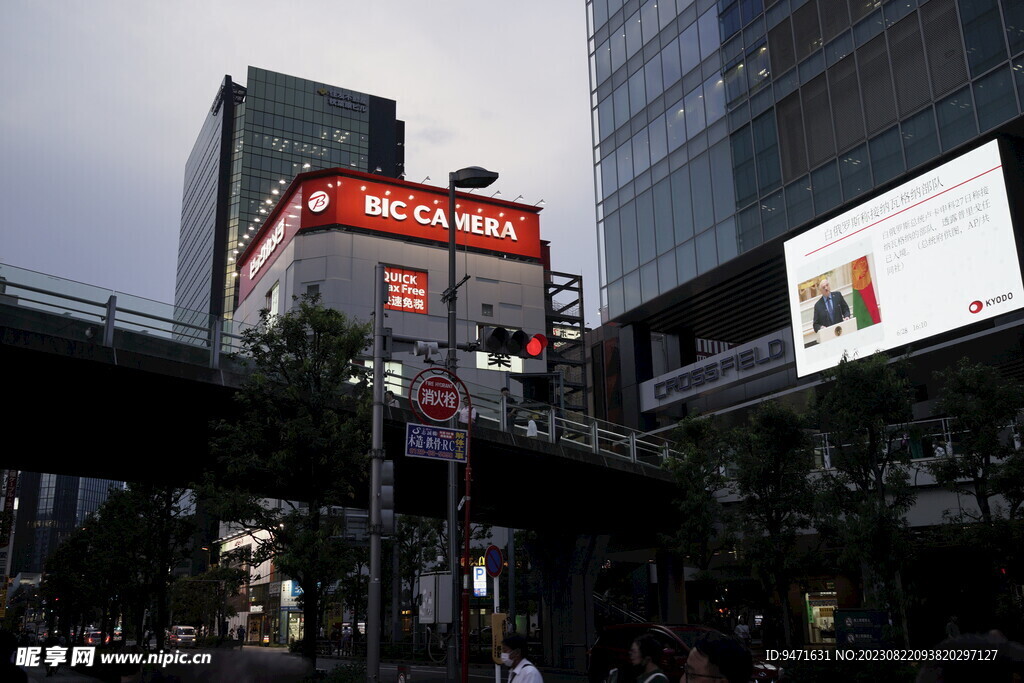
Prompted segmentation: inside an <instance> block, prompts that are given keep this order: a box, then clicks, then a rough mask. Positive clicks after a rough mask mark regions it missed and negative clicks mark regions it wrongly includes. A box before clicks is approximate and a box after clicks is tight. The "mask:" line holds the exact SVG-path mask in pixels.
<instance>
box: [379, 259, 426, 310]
mask: <svg viewBox="0 0 1024 683" xmlns="http://www.w3.org/2000/svg"><path fill="white" fill-rule="evenodd" d="M384 281H385V282H387V283H388V301H387V303H386V304H384V308H386V309H387V310H389V311H404V312H406V313H423V314H426V313H427V274H426V273H425V272H423V271H422V270H407V269H405V268H397V267H395V266H384Z"/></svg>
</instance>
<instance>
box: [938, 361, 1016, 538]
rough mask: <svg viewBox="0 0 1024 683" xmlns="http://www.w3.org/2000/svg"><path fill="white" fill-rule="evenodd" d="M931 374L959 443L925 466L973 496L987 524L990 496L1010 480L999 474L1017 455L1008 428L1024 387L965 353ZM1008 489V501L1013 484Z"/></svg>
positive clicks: (990, 512) (946, 483)
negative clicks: (950, 453)
mask: <svg viewBox="0 0 1024 683" xmlns="http://www.w3.org/2000/svg"><path fill="white" fill-rule="evenodd" d="M935 378H936V379H937V380H938V381H940V382H941V383H942V390H941V393H940V394H939V403H938V407H939V409H940V410H941V411H942V412H944V413H945V414H946V415H948V416H949V418H950V422H951V425H950V429H951V431H952V432H953V433H955V434H956V443H957V448H956V454H955V455H954V456H953V457H948V458H939V459H937V460H935V461H933V462H932V463H931V464H930V465H929V470H930V471H931V472H932V474H934V475H935V479H936V480H937V481H938V482H939V483H940V484H942V485H943V486H945V487H947V488H949V489H950V490H951V491H954V492H956V493H963V494H966V495H969V496H973V497H974V499H975V501H976V502H977V504H978V511H979V515H980V520H981V521H982V522H984V523H986V524H991V523H992V519H993V515H994V514H995V512H994V511H993V510H992V504H991V498H992V497H993V496H994V495H996V494H998V493H1002V492H1003V491H1000V490H999V488H1005V487H1006V485H1007V484H1010V483H1011V481H1012V479H1007V478H1004V477H1001V476H1000V474H1001V471H1002V470H1003V469H1004V467H1006V463H1007V461H1009V460H1010V459H1018V460H1019V459H1020V455H1018V452H1017V449H1016V448H1015V444H1014V441H1013V435H1012V433H1011V432H1010V430H1009V429H1007V427H1008V426H1010V425H1012V424H1013V422H1014V421H1015V420H1016V419H1017V413H1018V412H1019V411H1020V410H1021V408H1024V389H1022V387H1021V386H1020V385H1019V384H1018V383H1017V382H1014V381H1011V380H1008V379H1006V378H1004V377H1003V376H1002V375H1001V374H1000V373H999V372H998V371H997V370H996V369H995V368H993V367H992V366H990V365H984V364H982V363H971V362H970V361H969V360H968V359H967V358H961V359H960V361H959V362H958V363H957V364H956V365H955V366H953V367H951V368H949V369H947V370H945V371H940V372H936V373H935ZM1016 466H1017V463H1013V464H1011V466H1010V467H1011V469H1014V468H1015V467H1016ZM1006 492H1007V493H1010V498H1011V504H1012V498H1013V492H1012V488H1011V489H1010V490H1007V491H1006ZM965 514H966V516H967V517H968V518H969V517H971V515H970V514H969V513H965ZM961 521H963V520H961Z"/></svg>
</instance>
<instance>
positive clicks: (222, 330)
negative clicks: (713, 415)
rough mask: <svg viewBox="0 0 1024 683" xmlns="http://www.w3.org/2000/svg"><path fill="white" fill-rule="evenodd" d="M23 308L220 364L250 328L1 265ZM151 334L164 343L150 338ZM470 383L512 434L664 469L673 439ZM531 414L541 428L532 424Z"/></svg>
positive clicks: (104, 340) (92, 335) (403, 383)
mask: <svg viewBox="0 0 1024 683" xmlns="http://www.w3.org/2000/svg"><path fill="white" fill-rule="evenodd" d="M20 309H27V310H34V311H42V312H45V313H50V314H54V315H58V316H62V317H63V318H66V319H68V320H69V321H73V322H74V324H69V325H65V324H60V325H51V327H50V329H48V330H46V331H47V332H49V333H51V334H54V335H57V336H63V337H67V338H72V339H79V340H82V341H88V342H92V343H95V344H101V345H103V346H106V347H110V348H112V349H118V348H120V349H125V350H131V351H137V352H139V353H145V354H150V355H154V356H158V357H162V358H171V359H174V360H182V361H185V362H191V363H196V364H204V365H207V366H208V367H210V368H214V369H221V368H223V367H224V365H223V364H224V363H225V360H226V359H227V358H228V357H229V356H230V355H232V354H237V353H239V352H240V351H241V339H242V331H243V330H244V329H246V328H247V327H251V326H248V325H244V324H242V323H239V322H236V321H233V320H225V319H222V318H217V317H213V316H210V315H208V314H206V313H203V312H201V311H192V310H188V309H184V308H180V307H177V306H174V305H173V304H167V303H161V302H158V301H153V300H151V299H145V298H142V297H138V296H135V295H131V294H125V293H122V292H116V291H114V290H110V289H104V288H102V287H95V286H93V285H87V284H83V283H80V282H75V281H72V280H66V279H63V278H58V277H55V276H52V275H46V274H44V273H38V272H35V271H31V270H25V269H23V268H17V267H14V266H9V265H6V264H0V312H2V313H3V315H4V316H5V317H6V316H7V315H10V317H11V319H12V321H13V319H14V318H15V317H16V314H17V311H18V310H20ZM149 339H153V340H154V341H157V342H158V343H149V342H148V340H149ZM231 369H239V368H237V367H235V366H232V368H231ZM418 370H419V368H416V367H414V366H408V365H405V364H403V365H402V371H401V373H400V374H395V373H391V374H389V375H388V377H387V388H389V389H392V390H393V391H394V392H395V394H397V395H399V396H406V395H408V389H409V383H410V382H411V380H412V378H413V376H415V374H416V373H418ZM467 387H468V388H469V390H470V394H471V395H472V400H473V405H474V407H475V408H476V410H477V411H478V417H477V423H478V424H480V425H481V426H484V427H488V428H490V429H496V430H499V431H503V432H507V433H509V434H512V435H513V437H514V438H515V439H517V440H520V439H521V440H522V441H523V445H527V444H528V443H529V441H531V440H538V441H543V442H546V443H549V444H555V445H557V446H559V447H561V448H571V449H579V450H585V451H589V452H591V453H595V454H599V455H601V456H604V457H608V458H613V459H617V460H623V461H628V462H633V463H639V464H641V465H646V466H651V467H655V468H658V467H661V466H662V464H663V462H664V460H665V458H666V457H668V455H669V447H670V444H669V442H668V441H667V440H666V439H664V438H661V437H658V436H654V435H644V434H642V433H640V432H638V431H636V430H633V429H630V428H629V427H624V426H622V425H617V424H614V423H611V422H605V421H602V420H598V419H595V418H592V417H589V416H586V415H582V414H579V413H572V412H567V413H563V412H562V410H561V409H560V408H558V407H555V406H551V405H548V404H545V403H538V402H531V401H526V400H524V399H523V398H522V397H514V398H513V400H514V401H515V403H512V402H508V403H506V402H505V400H504V399H503V398H502V396H501V395H500V392H499V390H497V389H495V388H493V387H486V386H482V385H478V384H473V383H471V382H467ZM531 419H532V421H533V424H534V428H531V427H530V421H531ZM534 430H535V431H536V434H534V433H533V432H534Z"/></svg>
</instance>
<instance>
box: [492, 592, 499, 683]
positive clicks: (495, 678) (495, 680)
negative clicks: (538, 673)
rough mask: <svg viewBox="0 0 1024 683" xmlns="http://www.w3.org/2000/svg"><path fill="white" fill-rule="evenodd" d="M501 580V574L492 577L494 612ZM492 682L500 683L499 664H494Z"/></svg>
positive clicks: (496, 606)
mask: <svg viewBox="0 0 1024 683" xmlns="http://www.w3.org/2000/svg"><path fill="white" fill-rule="evenodd" d="M499 581H501V576H495V577H494V613H495V614H497V613H498V612H499V611H500V610H499V609H498V582H499ZM495 637H496V636H495V635H494V627H493V626H492V627H491V638H495ZM494 683H501V665H500V664H495V665H494Z"/></svg>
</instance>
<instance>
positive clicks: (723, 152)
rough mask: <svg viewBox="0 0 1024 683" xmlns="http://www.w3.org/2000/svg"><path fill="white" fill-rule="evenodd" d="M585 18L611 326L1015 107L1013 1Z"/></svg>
mask: <svg viewBox="0 0 1024 683" xmlns="http://www.w3.org/2000/svg"><path fill="white" fill-rule="evenodd" d="M587 11H588V22H589V36H590V42H589V49H590V73H591V92H592V107H593V131H594V160H595V185H596V189H597V192H596V194H597V219H598V243H599V250H600V261H601V268H600V272H601V299H602V301H601V303H602V309H603V313H604V315H603V318H604V320H617V321H620V322H631V321H633V320H638V319H645V318H650V316H652V315H657V314H658V311H659V310H661V309H664V308H665V307H666V306H671V305H674V301H677V300H678V299H680V298H685V297H687V296H689V293H690V292H693V291H696V290H699V289H704V288H705V287H704V284H705V281H709V280H713V279H715V277H716V276H715V275H714V273H716V272H717V271H718V269H719V268H720V267H721V266H723V265H726V264H728V263H730V262H732V261H735V260H737V257H740V256H742V255H744V254H745V253H748V252H751V251H752V250H755V251H756V250H757V249H758V247H760V246H761V245H764V244H765V243H767V242H769V241H771V240H773V239H775V238H777V237H780V236H782V235H784V234H786V233H788V232H789V231H791V230H794V229H798V228H800V227H801V226H805V225H807V224H808V223H809V222H813V221H815V220H816V219H820V218H821V217H823V215H824V214H826V213H829V212H831V211H833V210H835V209H836V208H837V207H839V206H841V205H844V204H846V203H848V202H852V201H855V200H856V199H857V198H858V197H862V196H864V195H865V194H866V193H869V192H870V191H872V190H873V189H875V188H877V187H879V186H880V185H883V184H885V183H889V182H890V181H895V180H896V179H898V178H899V177H900V176H902V175H903V174H905V173H908V172H910V171H912V170H913V169H914V168H915V167H918V166H921V165H923V164H927V163H929V162H932V161H935V160H936V159H938V158H939V157H940V156H944V155H946V154H947V153H949V152H950V151H951V150H953V149H954V148H957V147H961V146H964V145H966V144H969V143H971V141H973V140H974V139H976V138H977V137H979V136H980V135H984V134H985V133H987V132H990V131H994V130H996V129H999V128H1005V127H1006V126H1007V123H1008V122H1012V121H1013V120H1015V119H1017V118H1018V117H1019V116H1020V113H1021V105H1020V101H1021V100H1020V97H1019V94H1018V91H1019V90H1020V88H1021V87H1022V86H1024V75H1022V69H1024V9H1022V3H1020V2H1017V1H1016V0H890V1H888V2H882V1H881V0H777V1H774V0H719V1H717V2H716V1H715V0H647V1H646V2H641V1H640V0H628V1H625V2H624V1H622V0H590V1H589V2H587ZM709 273H710V274H712V275H711V277H710V278H709V277H704V278H703V280H702V276H705V274H709ZM780 320H783V318H780ZM776 322H777V321H776ZM783 324H785V322H784V321H783ZM779 326H781V325H779ZM777 327H778V326H777ZM669 331H674V330H669ZM695 332H696V333H697V334H698V335H700V334H718V335H719V336H717V337H714V338H721V336H720V335H721V331H720V330H719V331H707V332H702V331H701V330H695ZM756 332H758V331H755V330H749V331H748V332H747V333H744V332H743V331H737V332H736V333H734V336H735V337H737V338H731V339H726V340H725V341H731V342H742V341H744V340H745V339H744V338H742V337H746V338H751V337H754V336H757V334H756Z"/></svg>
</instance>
